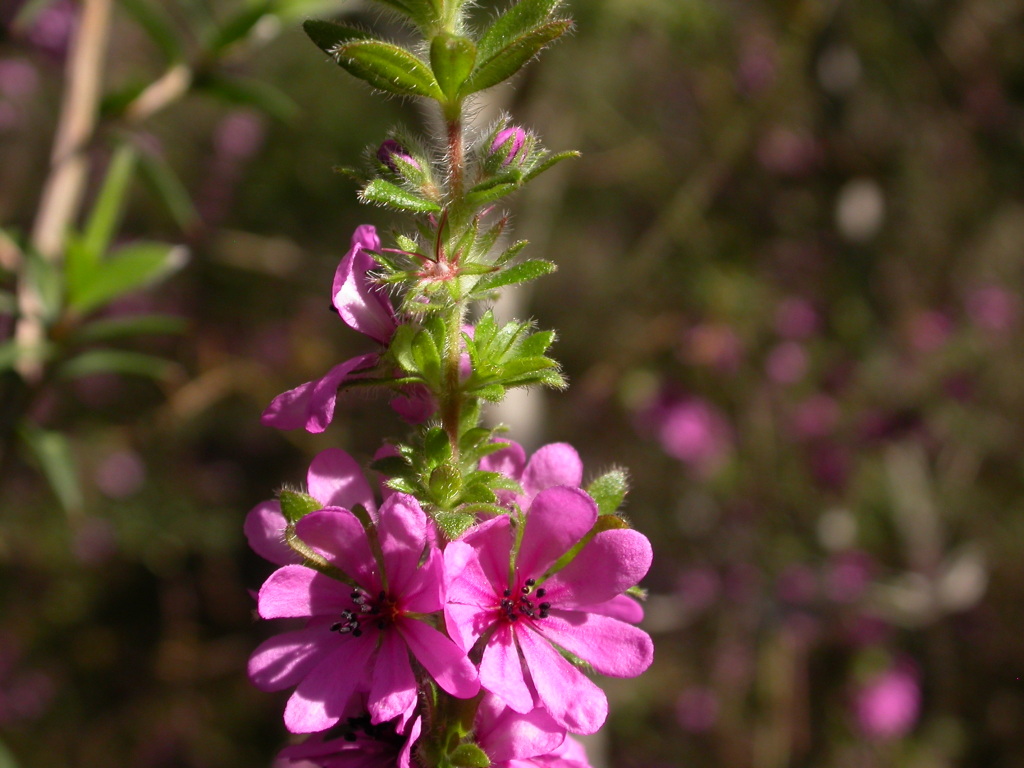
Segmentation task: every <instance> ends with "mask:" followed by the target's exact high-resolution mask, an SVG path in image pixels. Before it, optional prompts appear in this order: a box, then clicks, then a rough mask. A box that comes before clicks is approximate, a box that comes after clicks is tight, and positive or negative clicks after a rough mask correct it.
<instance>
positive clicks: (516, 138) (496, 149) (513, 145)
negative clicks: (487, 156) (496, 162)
mask: <svg viewBox="0 0 1024 768" xmlns="http://www.w3.org/2000/svg"><path fill="white" fill-rule="evenodd" d="M525 143H526V131H524V130H523V129H522V128H520V127H519V126H518V125H513V126H510V127H508V128H504V129H502V130H500V131H498V133H497V135H496V136H495V137H494V141H492V142H491V155H492V156H493V155H498V156H501V158H502V160H501V167H502V168H504V167H506V166H507V165H509V164H510V163H511V162H512V161H514V160H515V159H516V158H517V157H518V155H519V153H520V152H521V151H522V149H523V145H524V144H525Z"/></svg>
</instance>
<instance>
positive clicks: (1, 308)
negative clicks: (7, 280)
mask: <svg viewBox="0 0 1024 768" xmlns="http://www.w3.org/2000/svg"><path fill="white" fill-rule="evenodd" d="M17 311H18V297H17V296H15V295H14V294H13V293H11V292H10V291H0V315H13V314H16V313H17Z"/></svg>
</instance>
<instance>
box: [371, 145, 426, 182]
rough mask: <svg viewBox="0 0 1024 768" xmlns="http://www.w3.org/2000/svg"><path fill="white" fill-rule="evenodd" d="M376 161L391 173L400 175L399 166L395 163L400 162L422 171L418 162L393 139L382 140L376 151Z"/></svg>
mask: <svg viewBox="0 0 1024 768" xmlns="http://www.w3.org/2000/svg"><path fill="white" fill-rule="evenodd" d="M377 159H378V160H380V162H381V163H382V164H383V165H386V166H387V167H388V168H390V169H391V171H392V172H393V173H398V174H401V173H402V170H401V168H400V165H399V163H398V162H396V161H401V162H402V163H405V164H406V165H411V166H412V167H413V168H415V169H416V170H417V171H420V170H423V168H422V166H421V165H420V164H419V161H418V160H416V158H415V157H413V156H412V155H410V154H409V151H408V150H407V149H406V148H405V147H403V146H402V145H401V144H399V143H398V142H397V141H395V140H394V139H385V140H384V143H383V144H381V145H380V148H379V149H378V150H377Z"/></svg>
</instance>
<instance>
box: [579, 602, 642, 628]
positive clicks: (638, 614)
mask: <svg viewBox="0 0 1024 768" xmlns="http://www.w3.org/2000/svg"><path fill="white" fill-rule="evenodd" d="M573 610H576V611H583V612H584V613H600V614H601V615H602V616H610V617H612V618H613V619H618V620H619V621H628V622H629V623H630V624H639V623H640V622H641V621H643V620H644V607H643V606H642V605H641V604H640V603H639V602H638V601H636V600H634V599H633V598H632V597H629V596H628V595H616V596H615V597H613V598H612V599H611V600H605V601H604V602H603V603H591V604H590V605H577V606H576V607H575V608H574V609H573Z"/></svg>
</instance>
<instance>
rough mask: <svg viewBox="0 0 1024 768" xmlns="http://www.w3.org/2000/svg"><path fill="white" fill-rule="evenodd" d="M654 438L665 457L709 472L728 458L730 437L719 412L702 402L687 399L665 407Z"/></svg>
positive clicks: (726, 423) (726, 425)
mask: <svg viewBox="0 0 1024 768" xmlns="http://www.w3.org/2000/svg"><path fill="white" fill-rule="evenodd" d="M658 439H659V441H660V442H661V447H662V448H663V449H664V451H665V453H667V454H668V455H669V456H672V457H673V458H676V459H679V460H680V461H682V462H683V463H684V464H689V465H690V466H691V467H693V468H694V469H696V470H697V471H699V472H702V473H711V472H714V471H715V470H717V469H718V468H719V467H720V466H721V465H722V463H723V462H724V461H725V459H726V457H727V456H728V453H729V449H730V444H731V442H732V434H731V430H730V428H729V423H728V422H727V421H726V419H725V417H724V416H723V415H722V413H721V411H719V410H718V409H717V408H715V407H714V406H713V405H711V404H710V403H708V402H707V401H705V400H699V399H697V398H690V399H686V400H681V401H679V402H677V403H675V404H673V405H669V406H667V407H665V409H664V410H663V411H662V413H661V419H660V424H659V426H658Z"/></svg>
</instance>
